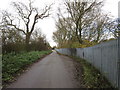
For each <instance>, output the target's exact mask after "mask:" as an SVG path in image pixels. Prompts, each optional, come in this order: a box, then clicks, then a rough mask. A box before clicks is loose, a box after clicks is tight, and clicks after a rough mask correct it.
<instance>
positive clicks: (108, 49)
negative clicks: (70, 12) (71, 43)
mask: <svg viewBox="0 0 120 90" xmlns="http://www.w3.org/2000/svg"><path fill="white" fill-rule="evenodd" d="M56 50H57V51H58V52H60V53H62V54H66V55H71V56H77V57H80V58H84V59H85V60H87V61H88V62H89V63H91V64H92V65H94V66H95V67H96V68H97V69H99V70H100V72H101V73H103V74H104V75H105V76H106V78H107V79H108V80H109V81H110V82H111V84H112V85H113V86H115V87H119V89H120V38H118V40H112V41H109V42H105V43H101V44H99V45H95V46H93V47H88V48H64V49H56Z"/></svg>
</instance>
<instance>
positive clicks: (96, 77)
mask: <svg viewBox="0 0 120 90" xmlns="http://www.w3.org/2000/svg"><path fill="white" fill-rule="evenodd" d="M72 58H73V59H74V60H76V61H77V62H78V63H80V64H82V67H83V80H84V85H85V86H86V88H113V86H112V85H111V84H110V82H109V81H108V80H107V79H106V77H105V76H104V75H102V74H101V73H100V71H99V70H98V69H96V68H95V67H94V66H92V65H91V64H90V63H88V62H86V60H84V59H81V58H77V57H72Z"/></svg>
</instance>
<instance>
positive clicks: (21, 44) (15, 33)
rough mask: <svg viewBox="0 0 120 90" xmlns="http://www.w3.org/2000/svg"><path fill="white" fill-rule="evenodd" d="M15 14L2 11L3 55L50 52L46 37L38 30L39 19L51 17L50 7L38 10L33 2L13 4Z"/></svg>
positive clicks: (29, 0)
mask: <svg viewBox="0 0 120 90" xmlns="http://www.w3.org/2000/svg"><path fill="white" fill-rule="evenodd" d="M12 6H13V8H15V12H13V13H10V12H8V11H4V10H3V11H1V23H0V28H1V31H2V49H3V53H10V52H16V53H18V52H21V51H31V50H39V51H41V50H48V49H49V48H50V45H49V43H48V42H47V40H46V37H45V35H43V34H42V33H41V32H40V29H37V27H36V24H37V23H38V21H39V19H44V18H46V17H49V15H50V14H49V11H50V9H51V5H50V6H46V7H45V8H44V9H43V10H41V11H40V10H38V8H37V7H34V6H33V1H31V0H28V3H25V4H24V3H22V2H12Z"/></svg>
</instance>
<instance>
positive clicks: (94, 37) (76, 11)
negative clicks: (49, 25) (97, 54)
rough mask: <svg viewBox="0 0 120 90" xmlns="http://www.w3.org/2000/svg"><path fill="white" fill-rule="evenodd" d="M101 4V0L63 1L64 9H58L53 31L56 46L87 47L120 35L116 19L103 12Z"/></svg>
mask: <svg viewBox="0 0 120 90" xmlns="http://www.w3.org/2000/svg"><path fill="white" fill-rule="evenodd" d="M103 5H104V3H103V1H98V0H94V1H93V2H80V1H79V2H78V0H74V1H72V2H71V1H70V0H67V1H66V2H65V3H64V6H65V9H64V10H63V9H61V8H59V9H58V10H59V13H58V19H57V20H56V28H57V31H55V32H54V33H53V39H54V41H55V42H56V43H57V44H58V47H59V48H66V47H70V48H77V47H88V46H93V45H96V44H98V43H100V42H103V41H107V40H108V39H116V38H117V37H118V36H120V31H119V30H118V28H117V26H118V20H113V19H112V18H111V16H110V15H109V14H105V13H104V12H103V11H102V9H101V8H102V6H103ZM62 11H64V12H66V13H64V12H62Z"/></svg>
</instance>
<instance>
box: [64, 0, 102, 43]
mask: <svg viewBox="0 0 120 90" xmlns="http://www.w3.org/2000/svg"><path fill="white" fill-rule="evenodd" d="M65 5H66V7H67V11H68V13H69V15H70V17H71V18H72V20H73V22H74V24H75V32H76V36H77V38H78V41H79V43H80V44H82V43H83V40H82V34H83V32H84V31H83V30H84V29H85V28H86V27H87V26H88V25H90V24H91V23H92V22H93V20H94V19H95V18H96V14H97V10H99V9H100V7H101V6H102V1H100V2H97V1H96V0H94V1H93V2H91V3H88V2H78V1H77V0H74V1H73V2H70V1H69V0H68V1H67V2H66V3H65ZM90 15H92V17H91V16H90Z"/></svg>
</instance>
